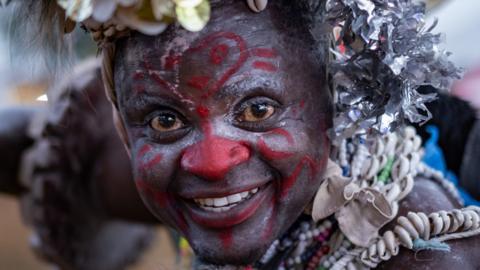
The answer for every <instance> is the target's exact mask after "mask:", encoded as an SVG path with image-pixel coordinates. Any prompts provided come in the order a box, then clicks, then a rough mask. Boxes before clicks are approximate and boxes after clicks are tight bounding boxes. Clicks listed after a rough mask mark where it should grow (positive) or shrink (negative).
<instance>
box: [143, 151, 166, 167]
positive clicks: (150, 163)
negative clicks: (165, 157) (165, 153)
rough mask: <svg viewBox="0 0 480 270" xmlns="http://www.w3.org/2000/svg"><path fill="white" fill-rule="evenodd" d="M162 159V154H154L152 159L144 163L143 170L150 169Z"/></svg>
mask: <svg viewBox="0 0 480 270" xmlns="http://www.w3.org/2000/svg"><path fill="white" fill-rule="evenodd" d="M160 161H162V155H160V154H158V155H156V156H154V157H153V158H152V159H151V160H149V161H147V162H145V163H144V164H142V165H141V169H142V170H149V169H151V168H153V167H155V165H157V164H158V163H159V162H160Z"/></svg>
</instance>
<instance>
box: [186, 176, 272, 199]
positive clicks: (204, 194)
mask: <svg viewBox="0 0 480 270" xmlns="http://www.w3.org/2000/svg"><path fill="white" fill-rule="evenodd" d="M271 181H272V179H268V180H265V181H262V182H257V183H253V184H250V185H244V186H241V187H225V188H218V189H216V190H213V189H212V188H209V190H205V191H195V192H188V193H186V192H183V193H180V194H179V195H180V197H182V198H183V199H186V200H193V199H195V198H221V197H227V196H229V195H232V194H236V193H241V192H244V191H249V190H252V189H254V188H257V187H258V188H259V187H263V186H266V185H267V184H269V182H271ZM220 189H221V190H220Z"/></svg>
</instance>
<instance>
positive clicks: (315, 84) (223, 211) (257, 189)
mask: <svg viewBox="0 0 480 270" xmlns="http://www.w3.org/2000/svg"><path fill="white" fill-rule="evenodd" d="M224 3H227V4H222V5H221V6H214V8H213V14H212V19H211V21H210V23H209V24H208V25H207V27H206V28H205V29H204V30H202V31H201V32H199V33H191V32H187V31H185V30H182V29H181V28H180V27H177V26H172V27H170V28H169V29H168V30H167V31H166V32H164V33H162V34H161V35H159V36H156V37H148V36H143V35H140V34H133V35H132V36H131V37H128V38H126V39H123V40H120V41H118V42H117V54H116V58H115V85H116V93H117V96H118V106H119V113H120V116H121V118H122V122H123V124H124V126H125V130H126V133H127V136H128V143H129V147H130V150H131V156H132V162H133V165H134V166H133V167H134V174H135V177H136V180H135V181H136V184H137V187H138V189H139V192H140V194H141V196H142V198H143V200H144V201H145V203H146V204H147V206H148V207H149V208H150V210H151V211H152V212H153V213H154V214H155V215H156V216H157V217H158V218H159V219H160V220H161V221H162V222H164V223H165V224H168V225H170V226H172V227H174V228H176V229H177V230H179V231H180V232H181V233H182V234H183V235H185V236H186V238H187V239H188V240H189V242H190V244H191V245H192V247H193V249H194V250H195V252H196V254H197V255H198V256H200V257H201V258H203V259H204V260H208V261H211V262H213V263H217V264H220V263H229V264H232V263H233V264H247V263H250V262H252V261H254V260H256V259H258V258H259V256H261V255H262V254H263V253H264V252H265V250H266V248H268V246H269V244H270V243H271V242H272V241H274V240H275V239H276V238H278V237H279V236H280V235H281V234H282V233H284V232H285V231H286V230H287V229H288V228H289V227H290V226H291V224H292V223H293V222H294V221H295V220H296V219H297V218H298V216H299V215H300V214H301V213H302V212H303V210H304V208H305V207H306V206H307V205H308V203H309V202H310V201H311V200H312V198H313V196H314V194H315V191H316V190H317V188H318V187H319V185H320V183H321V176H322V170H323V169H324V165H325V164H326V160H327V157H328V154H329V142H328V140H327V137H326V129H327V128H328V127H329V124H330V111H331V109H330V106H331V104H330V99H329V91H328V89H327V84H326V79H325V77H324V76H323V74H325V69H324V65H325V63H324V62H322V60H320V59H321V57H319V56H318V52H315V51H313V50H312V49H311V48H312V47H313V45H314V43H313V41H312V38H311V37H310V36H309V32H308V30H307V29H306V27H303V28H302V27H298V28H299V29H294V28H293V29H292V27H295V26H291V25H292V24H293V25H295V24H297V25H302V22H297V21H294V20H293V19H292V21H288V23H289V25H284V23H285V20H284V19H283V16H284V15H285V14H283V13H282V11H281V7H280V6H277V5H276V4H272V5H271V6H272V7H270V8H269V9H267V10H266V11H265V12H262V13H259V14H254V13H252V12H251V11H249V9H248V8H247V6H246V5H245V3H244V1H224ZM278 5H279V4H278Z"/></svg>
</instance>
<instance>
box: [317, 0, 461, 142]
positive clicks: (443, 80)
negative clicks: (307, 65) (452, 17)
mask: <svg viewBox="0 0 480 270" xmlns="http://www.w3.org/2000/svg"><path fill="white" fill-rule="evenodd" d="M326 9H327V10H326V11H327V16H328V18H327V20H328V21H329V23H331V24H332V26H334V27H335V28H336V29H337V33H338V38H337V43H336V47H335V49H333V50H332V52H333V53H334V54H335V56H336V57H335V58H336V59H335V61H334V62H333V63H332V65H331V76H332V78H333V81H334V84H335V86H334V87H335V103H336V114H335V119H334V128H333V130H332V134H331V135H332V139H333V142H334V143H335V144H337V145H338V144H339V142H340V141H342V140H343V139H345V138H351V137H353V136H355V135H360V134H373V133H377V134H385V133H387V132H391V131H393V130H394V129H395V128H396V127H397V126H399V125H401V124H402V123H403V121H404V119H408V120H409V121H410V122H413V123H419V122H425V121H427V120H428V119H430V117H431V115H430V112H429V111H428V109H427V107H426V106H425V103H427V102H429V101H432V100H433V99H435V95H434V94H429V95H423V94H420V93H419V92H418V91H417V89H418V87H420V86H422V85H432V86H433V87H435V88H437V89H438V90H440V91H441V90H448V89H449V87H450V86H451V84H452V82H453V81H454V80H455V79H458V78H460V70H459V69H457V68H456V67H455V66H454V65H453V64H452V63H451V62H450V61H449V60H448V59H447V57H448V55H449V54H448V53H447V52H445V51H444V50H442V49H441V48H440V47H439V45H440V43H441V42H442V36H441V35H440V34H433V33H432V32H431V30H432V29H433V27H434V26H435V24H434V25H433V26H431V27H427V26H426V23H425V4H424V3H416V2H413V1H412V0H327V2H326Z"/></svg>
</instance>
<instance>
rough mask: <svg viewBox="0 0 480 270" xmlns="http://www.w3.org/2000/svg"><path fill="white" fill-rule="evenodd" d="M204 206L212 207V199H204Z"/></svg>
mask: <svg viewBox="0 0 480 270" xmlns="http://www.w3.org/2000/svg"><path fill="white" fill-rule="evenodd" d="M204 205H208V206H213V199H210V198H207V199H205V203H204Z"/></svg>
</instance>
